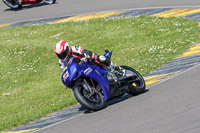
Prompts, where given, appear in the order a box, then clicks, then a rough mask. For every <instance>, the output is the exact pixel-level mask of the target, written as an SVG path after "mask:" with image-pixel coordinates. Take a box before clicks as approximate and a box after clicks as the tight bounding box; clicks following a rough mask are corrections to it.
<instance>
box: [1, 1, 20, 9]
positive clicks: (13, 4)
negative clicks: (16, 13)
mask: <svg viewBox="0 0 200 133" xmlns="http://www.w3.org/2000/svg"><path fill="white" fill-rule="evenodd" d="M3 2H4V3H5V4H6V5H7V6H8V7H10V8H12V9H19V8H21V7H22V5H21V4H19V3H18V1H17V0H3Z"/></svg>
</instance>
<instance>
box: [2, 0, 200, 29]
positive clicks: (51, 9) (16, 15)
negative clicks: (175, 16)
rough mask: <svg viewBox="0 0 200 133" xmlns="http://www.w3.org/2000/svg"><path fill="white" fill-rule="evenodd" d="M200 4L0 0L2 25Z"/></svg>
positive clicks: (194, 0) (179, 0) (182, 0)
mask: <svg viewBox="0 0 200 133" xmlns="http://www.w3.org/2000/svg"><path fill="white" fill-rule="evenodd" d="M171 6H200V1H199V0H109V1H108V0H81V1H80V0H57V3H56V4H53V5H45V4H42V3H40V4H35V5H24V6H23V8H22V9H20V10H11V9H10V8H8V7H7V6H6V5H5V4H4V3H3V2H2V0H1V1H0V25H1V24H7V23H12V22H20V21H25V20H26V21H27V20H35V19H39V18H52V17H62V16H66V15H76V14H84V13H91V12H99V11H108V10H120V9H133V8H147V7H148V8H149V7H171Z"/></svg>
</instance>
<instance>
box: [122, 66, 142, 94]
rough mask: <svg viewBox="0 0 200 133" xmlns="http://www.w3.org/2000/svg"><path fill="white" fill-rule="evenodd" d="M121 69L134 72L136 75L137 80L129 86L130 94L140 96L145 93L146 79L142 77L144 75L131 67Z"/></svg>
mask: <svg viewBox="0 0 200 133" xmlns="http://www.w3.org/2000/svg"><path fill="white" fill-rule="evenodd" d="M121 67H122V68H124V69H126V70H129V71H131V72H133V73H134V75H135V78H136V81H135V82H132V83H129V84H128V89H129V92H128V93H129V94H131V95H139V94H141V93H144V91H145V88H146V84H145V81H144V78H143V77H142V75H141V74H140V73H139V72H137V71H136V70H135V69H133V68H131V67H129V66H121Z"/></svg>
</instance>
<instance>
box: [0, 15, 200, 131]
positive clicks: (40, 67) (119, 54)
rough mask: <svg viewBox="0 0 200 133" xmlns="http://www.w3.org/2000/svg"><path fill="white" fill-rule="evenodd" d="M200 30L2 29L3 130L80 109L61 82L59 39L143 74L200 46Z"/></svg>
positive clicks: (131, 25)
mask: <svg viewBox="0 0 200 133" xmlns="http://www.w3.org/2000/svg"><path fill="white" fill-rule="evenodd" d="M199 32H200V28H199V27H198V26H197V23H196V22H195V21H192V20H188V19H183V18H168V19H165V18H157V17H147V16H141V17H134V18H115V19H93V20H88V21H78V22H67V23H59V24H48V25H45V24H40V25H33V26H19V27H15V28H7V29H0V69H1V71H0V82H1V86H0V101H1V104H0V131H2V130H7V129H11V128H14V127H17V126H19V125H22V124H25V123H28V122H29V121H31V120H34V119H37V118H40V117H43V116H46V115H47V114H49V113H52V112H55V111H57V110H60V109H63V108H66V107H70V106H73V105H75V104H77V102H76V100H75V98H74V96H73V92H72V91H71V90H69V89H68V90H66V89H65V86H64V85H63V84H62V82H61V73H62V71H61V69H60V68H59V65H58V59H57V56H56V55H55V53H54V46H55V44H56V43H57V42H58V41H60V40H63V39H65V40H67V41H68V42H69V44H70V45H80V46H82V47H84V48H85V49H88V50H91V51H93V52H94V53H97V54H104V50H105V49H108V50H113V56H112V60H113V61H114V62H115V63H117V64H119V65H129V66H131V67H133V68H135V69H136V70H138V71H139V72H140V73H142V74H143V75H145V74H148V73H149V72H150V71H152V70H154V69H156V68H158V67H160V66H161V65H162V64H163V63H166V62H168V61H170V60H172V59H174V58H175V57H177V56H178V55H180V54H181V53H183V52H184V51H186V49H187V48H189V47H190V46H191V45H192V44H193V43H194V42H197V41H199Z"/></svg>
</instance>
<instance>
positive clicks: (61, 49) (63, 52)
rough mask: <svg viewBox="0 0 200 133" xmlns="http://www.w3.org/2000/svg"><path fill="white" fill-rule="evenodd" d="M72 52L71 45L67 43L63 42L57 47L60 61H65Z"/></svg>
mask: <svg viewBox="0 0 200 133" xmlns="http://www.w3.org/2000/svg"><path fill="white" fill-rule="evenodd" d="M69 50H70V47H69V44H68V43H67V41H65V40H62V41H60V42H58V43H57V44H56V46H55V52H56V55H57V56H58V58H59V59H62V60H63V59H65V57H66V56H67V55H68V53H69Z"/></svg>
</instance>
